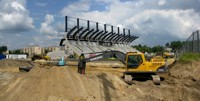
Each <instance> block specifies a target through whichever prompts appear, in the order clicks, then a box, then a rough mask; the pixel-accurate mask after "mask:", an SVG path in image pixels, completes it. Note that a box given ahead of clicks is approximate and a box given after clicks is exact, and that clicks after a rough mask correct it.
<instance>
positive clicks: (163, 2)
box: [158, 0, 166, 5]
mask: <svg viewBox="0 0 200 101" xmlns="http://www.w3.org/2000/svg"><path fill="white" fill-rule="evenodd" d="M165 3H166V1H165V0H159V1H158V5H164V4H165Z"/></svg>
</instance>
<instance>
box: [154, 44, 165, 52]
mask: <svg viewBox="0 0 200 101" xmlns="http://www.w3.org/2000/svg"><path fill="white" fill-rule="evenodd" d="M163 51H164V47H163V46H160V45H157V46H154V47H152V52H154V53H155V52H163Z"/></svg>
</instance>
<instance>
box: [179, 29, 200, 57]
mask: <svg viewBox="0 0 200 101" xmlns="http://www.w3.org/2000/svg"><path fill="white" fill-rule="evenodd" d="M199 34H200V30H197V31H195V32H193V33H192V34H191V35H190V37H189V38H188V39H187V41H186V42H185V44H184V46H183V47H182V49H181V51H182V53H186V52H187V53H188V52H189V53H200V36H199Z"/></svg>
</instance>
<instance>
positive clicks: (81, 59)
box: [78, 53, 86, 74]
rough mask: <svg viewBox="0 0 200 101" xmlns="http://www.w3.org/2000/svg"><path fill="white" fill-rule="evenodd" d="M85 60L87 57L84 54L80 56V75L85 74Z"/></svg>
mask: <svg viewBox="0 0 200 101" xmlns="http://www.w3.org/2000/svg"><path fill="white" fill-rule="evenodd" d="M84 59H85V56H84V54H83V53H82V54H81V55H80V56H79V64H78V73H80V74H85V66H86V63H85V61H84Z"/></svg>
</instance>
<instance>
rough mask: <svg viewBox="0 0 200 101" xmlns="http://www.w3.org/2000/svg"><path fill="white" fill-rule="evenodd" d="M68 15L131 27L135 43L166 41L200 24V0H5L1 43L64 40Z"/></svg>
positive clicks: (0, 7)
mask: <svg viewBox="0 0 200 101" xmlns="http://www.w3.org/2000/svg"><path fill="white" fill-rule="evenodd" d="M66 15H67V16H73V17H79V18H82V19H86V20H92V21H98V22H102V23H107V24H112V25H115V26H120V27H123V28H127V29H130V30H131V34H132V35H136V36H139V38H138V39H136V40H135V41H133V43H132V44H133V45H137V44H142V45H148V46H153V45H165V44H166V43H167V42H170V41H174V40H181V41H183V40H186V39H187V38H188V37H189V36H190V34H191V33H192V32H193V31H196V30H197V29H200V0H0V45H7V46H8V48H9V49H18V48H23V47H25V46H27V45H40V46H51V45H57V46H58V44H59V41H60V39H61V38H62V37H63V36H64V16H66Z"/></svg>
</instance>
